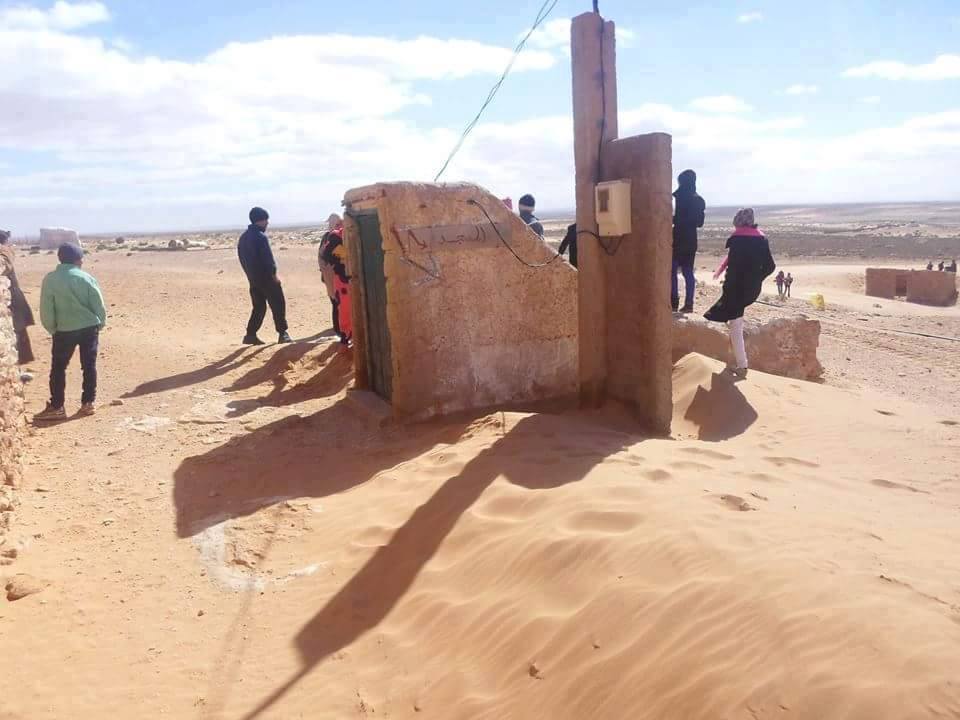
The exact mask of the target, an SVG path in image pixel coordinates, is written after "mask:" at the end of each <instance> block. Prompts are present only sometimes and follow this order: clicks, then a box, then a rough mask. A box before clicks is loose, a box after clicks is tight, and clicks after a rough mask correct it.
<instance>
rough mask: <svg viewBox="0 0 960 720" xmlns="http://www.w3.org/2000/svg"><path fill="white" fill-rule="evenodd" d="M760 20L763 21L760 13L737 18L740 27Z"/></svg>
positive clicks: (746, 14) (749, 13)
mask: <svg viewBox="0 0 960 720" xmlns="http://www.w3.org/2000/svg"><path fill="white" fill-rule="evenodd" d="M761 20H763V13H762V12H748V13H744V14H743V15H740V16H739V17H737V22H738V23H740V24H741V25H746V24H747V23H754V22H760V21H761Z"/></svg>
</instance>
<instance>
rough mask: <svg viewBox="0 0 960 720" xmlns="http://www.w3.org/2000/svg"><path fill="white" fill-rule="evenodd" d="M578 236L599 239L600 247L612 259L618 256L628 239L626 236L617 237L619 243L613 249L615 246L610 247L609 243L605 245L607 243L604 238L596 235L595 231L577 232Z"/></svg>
mask: <svg viewBox="0 0 960 720" xmlns="http://www.w3.org/2000/svg"><path fill="white" fill-rule="evenodd" d="M577 235H578V236H579V235H590V236H592V237H595V238H596V239H597V242H598V243H600V247H601V248H603V251H604V252H605V253H606V254H607V255H609V256H610V257H613V256H614V255H616V254H617V251H618V250H619V249H620V246H621V245H622V244H623V240H624V238H626V235H617V237H616V238H615V239H616V241H617V244H616V246H615V247H613V246H611V245H608V244H607V243H605V242H604V241H603V238H602V237H600V236H599V235H598V234H597V233H595V232H594V231H593V230H577ZM611 247H612V248H613V249H611Z"/></svg>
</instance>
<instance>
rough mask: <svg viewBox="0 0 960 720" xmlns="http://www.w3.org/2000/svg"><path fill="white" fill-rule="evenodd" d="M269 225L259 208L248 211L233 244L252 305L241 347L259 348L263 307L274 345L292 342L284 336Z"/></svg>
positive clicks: (283, 306)
mask: <svg viewBox="0 0 960 720" xmlns="http://www.w3.org/2000/svg"><path fill="white" fill-rule="evenodd" d="M269 224H270V214H269V213H268V212H267V211H266V210H264V209H263V208H259V207H255V208H253V209H252V210H251V211H250V227H248V228H247V229H246V231H244V233H243V235H241V236H240V242H239V243H238V244H237V255H239V257H240V267H242V268H243V272H244V273H246V276H247V281H248V282H249V283H250V300H251V302H252V303H253V310H252V311H251V312H250V321H249V322H248V323H247V334H246V335H245V336H244V337H243V344H244V345H263V340H261V339H260V338H259V337H257V333H258V332H259V331H260V327H261V326H262V325H263V319H264V317H266V315H267V304H269V305H270V312H271V313H273V323H274V326H275V327H276V329H277V336H278V339H277V342H278V343H288V342H292V341H291V340H290V335H289V334H288V333H287V301H286V298H285V297H284V296H283V286H282V285H281V284H280V278H278V277H277V263H276V261H275V260H274V259H273V251H272V250H271V249H270V240H269V239H268V238H267V232H266V231H267V226H268V225H269Z"/></svg>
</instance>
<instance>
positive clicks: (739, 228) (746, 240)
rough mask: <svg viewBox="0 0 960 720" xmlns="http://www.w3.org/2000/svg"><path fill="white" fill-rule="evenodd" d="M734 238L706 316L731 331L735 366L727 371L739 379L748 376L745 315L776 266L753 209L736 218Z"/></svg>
mask: <svg viewBox="0 0 960 720" xmlns="http://www.w3.org/2000/svg"><path fill="white" fill-rule="evenodd" d="M733 226H734V231H733V235H731V236H730V238H729V239H728V240H727V257H726V259H725V260H724V261H723V263H722V264H721V265H720V267H719V268H718V269H717V272H716V275H715V277H719V275H720V274H721V273H722V272H723V271H724V270H726V273H727V276H726V278H725V279H724V281H723V293H722V294H721V296H720V299H719V300H718V301H717V302H716V303H715V304H714V306H713V307H711V308H710V309H709V310H707V312H706V313H704V317H705V318H706V319H707V320H712V321H714V322H725V323H727V324H728V326H729V328H730V345H731V346H732V348H733V357H734V362H735V364H734V366H733V367H731V368H728V369H729V371H730V373H731V374H732V375H733V376H734V377H735V378H738V379H743V378H745V377H746V376H747V349H746V346H745V344H744V340H743V313H744V310H746V308H748V307H749V306H750V305H752V304H753V303H754V302H756V300H757V298H758V297H760V291H761V289H762V288H763V281H764V280H765V279H766V278H768V277H770V275H771V274H772V273H773V271H774V270H776V269H777V264H776V263H775V262H774V261H773V256H772V255H771V254H770V243H769V242H767V238H766V237H765V236H764V234H763V233H762V232H760V230H759V229H757V222H756V214H755V213H754V211H753V208H745V209H743V210H740V211H738V212H737V214H736V216H734V218H733Z"/></svg>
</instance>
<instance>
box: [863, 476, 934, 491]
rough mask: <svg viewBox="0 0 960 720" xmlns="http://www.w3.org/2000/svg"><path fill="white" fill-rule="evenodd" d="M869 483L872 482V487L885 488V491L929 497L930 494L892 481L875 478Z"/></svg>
mask: <svg viewBox="0 0 960 720" xmlns="http://www.w3.org/2000/svg"><path fill="white" fill-rule="evenodd" d="M870 482H872V483H873V484H874V485H876V486H877V487H882V488H887V489H889V490H909V491H910V492H912V493H921V494H923V495H929V494H930V493H928V492H927V491H926V490H918V489H917V488H915V487H910V486H909V485H903V484H901V483H898V482H893V481H891V480H883V479H881V478H875V479H874V480H871V481H870Z"/></svg>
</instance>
